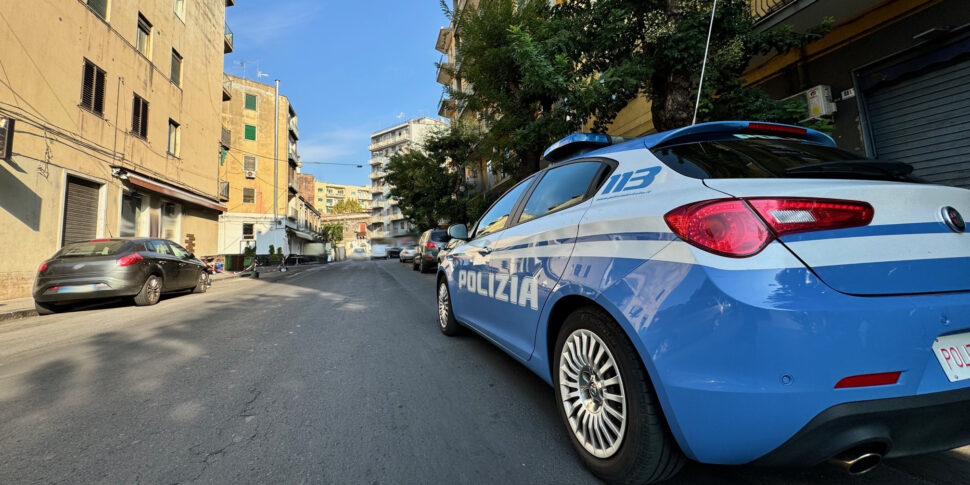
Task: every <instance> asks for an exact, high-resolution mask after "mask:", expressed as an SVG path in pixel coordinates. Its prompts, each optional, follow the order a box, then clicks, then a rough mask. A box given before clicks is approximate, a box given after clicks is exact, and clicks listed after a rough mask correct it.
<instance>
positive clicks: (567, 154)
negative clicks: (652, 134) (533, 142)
mask: <svg viewBox="0 0 970 485" xmlns="http://www.w3.org/2000/svg"><path fill="white" fill-rule="evenodd" d="M626 140H627V139H626V138H622V137H618V136H610V135H606V134H603V133H573V134H572V135H569V136H567V137H565V138H563V139H562V140H559V141H557V142H556V143H553V144H552V145H551V146H550V147H549V148H547V149H546V151H545V153H543V154H542V158H543V159H544V160H546V161H548V162H549V163H556V162H561V161H563V160H566V159H569V158H572V157H575V156H577V155H582V154H583V153H586V152H590V151H593V150H596V149H598V148H603V147H607V146H610V145H612V144H614V143H619V142H621V141H626Z"/></svg>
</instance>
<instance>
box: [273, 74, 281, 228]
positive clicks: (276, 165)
mask: <svg viewBox="0 0 970 485" xmlns="http://www.w3.org/2000/svg"><path fill="white" fill-rule="evenodd" d="M279 179H280V80H279V79H277V80H276V101H275V109H274V110H273V229H279V223H280V219H279V218H280V215H279V214H280V211H279V201H280V196H279V193H277V191H278V190H279V185H280V181H279ZM277 237H279V233H277ZM277 243H279V244H282V241H280V240H279V239H277Z"/></svg>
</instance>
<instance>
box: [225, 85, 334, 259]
mask: <svg viewBox="0 0 970 485" xmlns="http://www.w3.org/2000/svg"><path fill="white" fill-rule="evenodd" d="M226 89H227V90H228V91H229V93H230V97H231V99H230V100H229V102H227V103H224V109H223V113H222V120H223V125H224V128H225V130H226V131H227V132H228V135H227V138H228V143H226V142H224V144H223V147H224V150H225V153H224V156H223V161H222V163H221V164H220V166H219V177H220V180H221V183H222V194H223V196H224V198H225V205H226V208H227V209H226V211H225V213H223V214H222V215H221V216H220V218H219V251H220V254H225V255H227V256H228V258H227V259H232V258H231V256H238V255H242V254H244V251H245V250H246V248H248V247H255V248H256V253H257V254H266V253H268V251H269V246H270V245H272V246H273V247H274V248H283V253H284V254H285V255H289V254H297V255H299V254H309V253H313V252H317V251H319V247H318V246H313V244H319V243H320V242H321V238H320V236H319V227H320V212H319V211H317V210H316V209H315V208H314V207H313V202H312V199H310V200H307V198H306V194H305V192H306V188H308V187H307V185H306V181H305V179H304V182H303V186H304V195H301V193H300V192H301V191H300V187H301V177H300V176H301V175H302V174H300V156H299V153H298V150H297V143H298V140H299V136H300V134H299V128H298V123H297V115H296V110H295V109H294V107H293V105H292V103H291V102H290V100H289V98H287V97H286V96H282V95H280V96H277V90H276V86H275V85H269V84H264V83H261V82H257V81H253V80H250V79H244V78H241V77H237V76H227V85H226ZM311 248H312V249H311Z"/></svg>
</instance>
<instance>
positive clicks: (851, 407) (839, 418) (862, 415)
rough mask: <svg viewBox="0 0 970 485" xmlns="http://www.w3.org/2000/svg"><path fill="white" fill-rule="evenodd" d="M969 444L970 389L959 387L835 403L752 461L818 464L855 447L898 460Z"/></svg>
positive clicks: (776, 464) (790, 464) (785, 464)
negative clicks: (951, 389) (772, 449)
mask: <svg viewBox="0 0 970 485" xmlns="http://www.w3.org/2000/svg"><path fill="white" fill-rule="evenodd" d="M967 444H970V389H958V390H953V391H945V392H937V393H933V394H924V395H918V396H906V397H898V398H892V399H878V400H873V401H861V402H851V403H844V404H839V405H836V406H833V407H831V408H829V409H826V410H825V411H823V412H822V413H821V414H819V415H818V416H815V418H813V419H812V420H811V421H809V423H808V424H806V425H805V426H804V427H803V428H802V429H801V430H799V431H798V433H796V434H795V436H792V437H791V438H790V439H789V440H788V441H786V442H785V443H784V444H783V445H781V446H779V447H778V448H776V449H775V450H774V451H772V452H770V453H768V454H767V455H765V456H762V457H761V458H759V459H757V460H755V461H754V462H752V463H751V464H752V465H759V466H812V465H816V464H818V463H821V462H823V461H826V460H828V459H830V458H833V457H835V456H838V455H840V454H842V453H844V452H846V451H850V450H865V451H867V452H873V453H878V454H881V455H883V456H884V457H886V458H896V457H901V456H910V455H919V454H924V453H932V452H936V451H943V450H949V449H952V448H957V447H960V446H964V445H967Z"/></svg>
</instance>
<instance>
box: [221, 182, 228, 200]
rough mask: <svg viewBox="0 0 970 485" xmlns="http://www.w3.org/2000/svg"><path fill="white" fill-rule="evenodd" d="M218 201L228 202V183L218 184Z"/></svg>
mask: <svg viewBox="0 0 970 485" xmlns="http://www.w3.org/2000/svg"><path fill="white" fill-rule="evenodd" d="M219 200H220V201H222V202H225V201H227V200H229V182H219Z"/></svg>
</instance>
